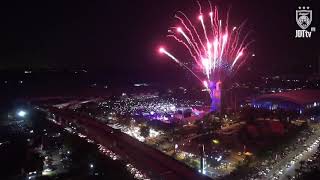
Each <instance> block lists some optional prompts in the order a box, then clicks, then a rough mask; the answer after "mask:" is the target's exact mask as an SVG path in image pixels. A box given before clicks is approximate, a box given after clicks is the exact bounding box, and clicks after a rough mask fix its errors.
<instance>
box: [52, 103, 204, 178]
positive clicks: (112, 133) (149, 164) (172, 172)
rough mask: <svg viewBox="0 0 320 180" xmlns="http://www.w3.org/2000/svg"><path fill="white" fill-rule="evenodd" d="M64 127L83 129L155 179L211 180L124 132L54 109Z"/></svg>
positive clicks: (90, 119)
mask: <svg viewBox="0 0 320 180" xmlns="http://www.w3.org/2000/svg"><path fill="white" fill-rule="evenodd" d="M49 111H50V112H51V113H54V114H55V116H56V120H57V121H59V122H60V123H61V124H62V126H64V125H66V124H68V123H69V122H73V123H75V124H76V125H77V126H78V127H81V129H83V133H85V134H86V135H87V136H88V137H90V138H91V139H93V140H94V141H96V142H97V143H99V144H102V145H103V146H106V147H108V148H110V149H111V150H112V151H114V152H116V153H117V154H119V155H120V156H121V157H122V158H125V159H127V160H128V161H129V162H130V163H132V164H134V165H135V166H136V167H137V168H138V169H140V170H142V171H143V172H146V174H147V175H148V176H149V177H152V179H166V180H167V179H168V180H170V179H172V180H175V179H184V180H187V179H190V180H191V179H210V178H209V177H207V176H203V175H201V174H200V173H198V172H197V171H196V170H195V169H192V168H190V167H189V166H187V165H185V164H184V163H182V162H179V161H177V160H175V159H174V158H172V157H170V156H168V155H166V154H164V153H162V152H160V151H158V150H156V149H154V148H152V147H149V146H147V145H145V144H144V143H142V142H139V141H138V140H136V139H134V138H132V137H130V136H129V135H127V134H124V133H121V132H119V131H117V130H115V129H113V128H111V127H109V126H107V125H106V124H104V123H102V122H100V121H98V120H96V119H94V118H92V117H88V116H83V115H81V116H80V115H79V114H77V113H74V112H72V111H67V110H61V109H57V108H50V109H49Z"/></svg>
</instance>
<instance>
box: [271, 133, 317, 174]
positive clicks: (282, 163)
mask: <svg viewBox="0 0 320 180" xmlns="http://www.w3.org/2000/svg"><path fill="white" fill-rule="evenodd" d="M319 136H320V129H317V130H316V132H315V133H314V134H313V135H311V136H310V137H309V138H308V139H307V141H306V142H305V143H304V144H306V147H304V146H303V145H302V144H301V145H300V146H299V147H298V148H297V149H296V150H294V151H293V152H291V153H289V154H288V155H287V156H286V157H284V158H282V159H280V160H279V161H278V162H277V163H276V164H275V165H273V166H272V168H270V171H269V173H267V175H266V177H265V179H281V180H286V179H288V178H287V175H290V176H293V175H294V174H295V169H297V168H299V166H300V164H299V162H300V161H306V160H307V159H308V158H310V157H311V156H312V155H313V154H314V153H315V152H316V151H317V148H318V146H319V141H318V140H319ZM311 145H313V146H312V147H310V146H311ZM308 148H309V149H308ZM294 159H295V160H294ZM293 160H294V161H293ZM275 176H278V177H275Z"/></svg>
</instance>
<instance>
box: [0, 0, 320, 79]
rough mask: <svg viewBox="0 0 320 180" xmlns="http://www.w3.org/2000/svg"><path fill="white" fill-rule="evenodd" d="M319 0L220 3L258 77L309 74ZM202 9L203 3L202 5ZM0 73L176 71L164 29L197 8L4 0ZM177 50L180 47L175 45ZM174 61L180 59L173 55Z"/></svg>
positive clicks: (142, 2)
mask: <svg viewBox="0 0 320 180" xmlns="http://www.w3.org/2000/svg"><path fill="white" fill-rule="evenodd" d="M317 1H318V0H312V1H309V0H281V1H278V0H264V1H263V2H261V1H260V0H259V1H257V0H218V1H212V2H213V4H218V5H219V6H220V7H221V8H222V10H226V9H227V8H228V7H231V14H230V17H231V18H230V22H231V24H235V25H238V24H240V23H241V22H242V21H244V20H247V29H248V30H252V31H253V33H252V35H251V38H252V39H254V40H255V43H254V44H253V45H252V46H251V48H250V50H251V51H252V52H254V53H255V54H256V57H255V58H253V59H249V61H248V62H247V65H246V66H244V67H243V68H244V69H247V68H248V67H250V69H251V71H254V72H256V73H257V74H259V75H260V74H261V75H263V74H268V73H295V72H310V69H309V70H308V69H307V67H306V65H308V64H311V65H313V66H315V65H316V60H317V58H318V56H319V55H320V38H319V37H320V26H319V25H320V23H319V22H320V21H319V16H320V13H319V12H320V5H319V4H320V3H319V2H317ZM201 2H202V3H203V4H206V3H207V1H201ZM308 4H309V5H310V6H311V8H312V10H313V23H312V26H315V27H316V28H317V31H318V32H315V33H313V35H312V36H313V37H312V38H311V39H295V38H294V36H295V30H296V29H299V28H298V26H297V25H296V22H295V10H296V9H297V7H298V5H308ZM0 7H1V9H0V13H1V14H0V20H1V28H0V46H1V51H0V52H1V53H0V58H1V60H0V69H12V68H24V67H30V68H41V67H54V68H74V67H85V68H88V69H93V70H95V69H100V70H105V71H108V72H114V73H117V72H121V73H128V74H135V73H144V74H156V75H157V74H158V75H159V73H160V72H170V71H175V70H176V69H178V68H179V67H178V66H176V65H174V64H173V63H172V62H170V60H168V59H167V58H165V57H161V56H159V54H158V53H157V48H158V47H159V45H162V44H170V41H169V40H168V39H167V38H166V37H165V35H166V34H167V28H168V27H170V26H174V25H175V24H176V23H177V21H175V20H174V18H173V16H174V13H175V12H176V11H177V10H182V11H184V12H186V13H187V14H188V15H189V16H192V15H194V17H195V18H196V17H197V15H198V14H197V13H195V12H198V11H197V4H196V2H195V1H191V0H189V1H187V0H120V1H118V0H108V1H97V2H95V1H85V0H82V1H65V0H64V1H60V0H47V1H43V0H42V1H8V2H1V4H0ZM179 48H181V47H179ZM177 56H179V54H177Z"/></svg>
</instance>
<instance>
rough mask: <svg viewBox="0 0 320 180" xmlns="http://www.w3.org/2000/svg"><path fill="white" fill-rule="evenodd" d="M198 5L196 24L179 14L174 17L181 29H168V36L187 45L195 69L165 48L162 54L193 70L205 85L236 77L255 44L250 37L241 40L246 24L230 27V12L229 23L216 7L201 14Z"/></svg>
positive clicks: (162, 48)
mask: <svg viewBox="0 0 320 180" xmlns="http://www.w3.org/2000/svg"><path fill="white" fill-rule="evenodd" d="M198 4H199V9H200V11H199V15H198V17H197V18H194V19H196V22H195V23H193V22H192V21H191V20H190V19H189V18H188V17H187V15H186V14H184V13H183V12H181V11H178V12H177V13H176V15H175V18H176V19H177V20H178V22H179V24H180V26H176V27H171V28H169V30H168V32H169V34H168V35H167V36H168V37H169V38H173V39H174V40H176V41H177V42H178V43H180V44H181V45H182V46H184V47H185V48H186V49H187V50H188V52H189V54H190V56H191V57H192V59H193V61H194V63H195V66H193V67H188V66H187V65H186V63H185V62H182V61H180V60H179V59H178V58H176V57H175V56H174V55H173V54H171V53H170V51H168V50H166V49H165V48H164V47H161V48H160V49H159V52H160V53H163V54H166V55H167V56H168V57H170V58H171V59H172V60H173V61H175V62H176V63H178V64H179V65H181V66H183V67H184V68H186V69H187V70H188V71H190V72H191V73H192V74H193V75H194V76H195V77H196V78H197V79H199V80H200V81H201V82H202V83H203V82H206V83H204V84H208V82H212V81H220V80H222V79H223V78H225V77H226V76H229V75H231V74H233V73H234V72H235V71H236V70H237V69H238V68H239V67H240V66H241V64H243V62H244V61H245V60H246V58H247V54H246V51H247V48H248V46H249V45H250V44H251V42H252V41H250V42H248V41H247V39H248V34H249V33H247V34H245V35H244V36H243V38H241V35H242V33H241V31H242V28H243V25H244V23H242V24H241V25H240V26H239V27H236V26H233V27H229V24H228V18H229V13H226V17H227V18H226V20H222V19H221V18H222V16H221V15H220V14H219V12H218V8H217V7H212V5H211V3H210V2H209V6H210V11H209V12H202V8H201V5H200V3H199V2H198Z"/></svg>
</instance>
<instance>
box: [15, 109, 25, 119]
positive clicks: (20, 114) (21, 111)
mask: <svg viewBox="0 0 320 180" xmlns="http://www.w3.org/2000/svg"><path fill="white" fill-rule="evenodd" d="M17 115H18V116H19V117H22V118H24V117H25V116H26V115H27V112H26V111H24V110H20V111H18V113H17Z"/></svg>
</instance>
